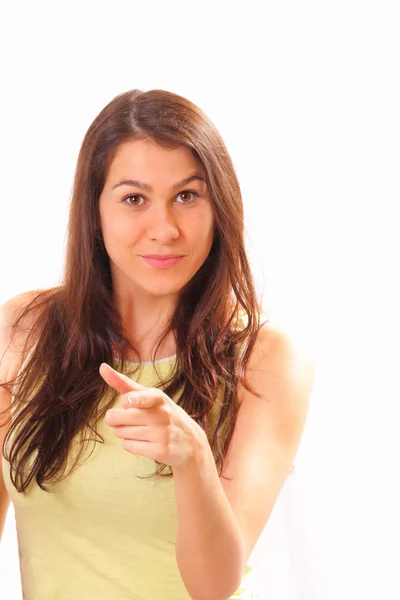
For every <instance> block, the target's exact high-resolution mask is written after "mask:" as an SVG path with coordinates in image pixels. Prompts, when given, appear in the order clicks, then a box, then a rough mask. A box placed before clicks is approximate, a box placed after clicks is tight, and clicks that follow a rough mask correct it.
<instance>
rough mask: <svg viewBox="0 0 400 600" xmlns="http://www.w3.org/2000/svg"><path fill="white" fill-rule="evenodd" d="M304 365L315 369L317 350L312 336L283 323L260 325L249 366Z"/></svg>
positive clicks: (267, 367) (271, 367) (271, 322)
mask: <svg viewBox="0 0 400 600" xmlns="http://www.w3.org/2000/svg"><path fill="white" fill-rule="evenodd" d="M299 363H301V364H302V365H304V367H305V368H306V370H307V367H306V365H308V369H310V370H311V371H314V370H315V363H316V352H315V348H314V347H313V343H312V340H311V337H307V336H306V335H304V334H300V333H299V332H298V331H295V330H294V329H290V328H289V327H287V326H285V325H284V324H282V323H278V322H276V321H275V322H274V321H268V322H267V323H265V324H264V325H263V326H262V327H260V329H259V331H258V334H257V337H256V341H255V344H254V348H253V351H252V353H251V355H250V358H249V361H248V365H247V368H248V369H250V370H251V369H252V368H257V369H261V370H264V369H268V370H269V371H270V370H271V369H273V368H277V367H279V365H281V367H285V366H286V367H287V368H289V367H290V366H292V367H294V366H299Z"/></svg>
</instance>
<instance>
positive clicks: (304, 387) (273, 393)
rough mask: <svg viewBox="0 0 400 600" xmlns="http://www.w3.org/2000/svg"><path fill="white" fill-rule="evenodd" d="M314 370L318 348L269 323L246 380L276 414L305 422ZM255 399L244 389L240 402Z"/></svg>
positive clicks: (260, 334)
mask: <svg viewBox="0 0 400 600" xmlns="http://www.w3.org/2000/svg"><path fill="white" fill-rule="evenodd" d="M315 371H316V356H315V349H314V348H313V344H312V343H311V341H310V340H309V339H308V338H307V336H305V335H304V334H300V333H299V332H295V331H294V330H293V329H292V330H291V329H290V328H288V327H285V326H284V325H283V324H281V323H277V322H273V321H270V322H268V323H265V324H264V325H263V326H262V327H261V328H260V330H259V332H258V334H257V338H256V341H255V344H254V347H253V350H252V352H251V354H250V357H249V360H248V362H247V365H246V370H245V379H246V383H247V384H249V385H250V386H251V387H253V389H254V390H255V391H256V392H258V393H259V394H260V395H261V396H262V398H263V399H266V400H267V401H268V402H269V403H270V405H271V407H272V406H274V410H276V411H277V413H279V412H281V413H282V417H283V419H288V418H289V417H290V416H291V418H295V417H296V415H298V418H299V420H300V421H303V419H304V418H305V415H306V413H307V410H308V404H309V399H310V395H311V391H312V388H313V384H314V379H315ZM255 398H256V396H255V395H254V394H250V392H248V391H247V390H245V389H244V388H242V389H241V400H247V401H249V402H252V401H254V400H255ZM286 422H287V421H286Z"/></svg>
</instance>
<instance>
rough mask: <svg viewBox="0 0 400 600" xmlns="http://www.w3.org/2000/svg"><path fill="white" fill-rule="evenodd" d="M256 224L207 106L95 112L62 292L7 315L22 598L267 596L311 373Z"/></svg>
mask: <svg viewBox="0 0 400 600" xmlns="http://www.w3.org/2000/svg"><path fill="white" fill-rule="evenodd" d="M243 230H244V227H243V207H242V200H241V194H240V188H239V184H238V181H237V178H236V175H235V171H234V167H233V165H232V162H231V159H230V157H229V154H228V152H227V150H226V147H225V145H224V143H223V141H222V139H221V137H220V135H219V133H218V132H217V131H216V129H215V127H214V125H213V124H212V123H211V122H210V120H209V119H208V118H207V117H206V115H204V114H203V113H202V111H201V110H200V109H199V108H198V107H196V106H195V105H194V104H192V103H191V102H189V101H188V100H186V99H185V98H183V97H181V96H178V95H176V94H172V93H169V92H166V91H163V90H151V91H148V92H142V91H140V90H132V91H129V92H126V93H123V94H121V95H119V96H117V97H116V98H114V100H112V101H111V102H110V103H109V104H108V105H107V106H106V107H105V108H104V109H103V110H102V111H101V112H100V114H99V115H98V116H97V117H96V119H95V120H94V122H93V123H92V125H91V126H90V127H89V130H88V131H87V133H86V135H85V138H84V140H83V143H82V147H81V150H80V153H79V157H78V163H77V169H76V174H75V181H74V190H73V196H72V202H71V210H70V219H69V230H68V245H67V254H66V263H65V271H64V277H63V281H62V283H61V284H60V285H59V286H57V287H55V288H52V289H50V290H40V291H34V292H29V293H26V294H21V295H19V296H17V297H15V298H13V299H11V300H10V301H8V302H7V303H6V304H4V306H3V307H2V311H1V348H0V351H1V357H2V361H1V365H0V383H1V384H2V387H1V388H0V389H1V392H0V393H1V406H0V409H1V410H3V419H2V429H1V432H2V434H1V436H2V437H1V443H2V445H3V441H4V449H3V453H4V457H3V460H2V474H3V477H2V478H0V482H1V486H0V507H1V511H0V523H1V527H2V526H3V523H4V520H5V516H6V511H7V507H8V503H9V499H10V498H11V500H12V502H13V504H14V509H15V517H16V524H17V531H18V544H19V553H20V566H21V576H22V587H23V591H24V598H26V599H27V600H33V599H35V600H37V599H40V600H50V599H51V600H53V599H55V598H60V599H63V600H64V599H65V600H67V599H68V600H72V599H78V598H79V599H81V598H85V599H89V598H96V599H97V600H102V599H104V600H106V599H107V600H110V599H111V598H118V599H125V598H126V599H134V600H145V599H146V600H147V599H148V600H158V599H171V600H172V599H173V600H180V599H184V598H189V597H190V598H192V599H194V600H222V599H227V598H231V597H234V598H250V597H255V595H252V591H251V585H250V574H251V565H250V564H249V560H248V559H249V556H250V554H251V552H252V549H253V548H254V545H255V543H256V541H257V539H258V537H259V535H260V533H261V531H262V529H263V528H264V526H265V524H266V522H267V519H268V517H269V515H270V513H271V511H272V509H273V506H274V504H275V501H276V499H277V497H278V495H279V493H280V490H281V488H282V486H283V483H284V482H285V479H286V477H287V475H288V473H289V471H290V467H291V465H292V461H293V459H294V457H295V455H296V451H297V448H298V445H299V442H300V439H301V434H302V431H303V427H304V423H305V419H306V413H307V408H308V402H309V396H310V393H311V389H312V384H313V378H314V367H313V361H312V359H310V358H308V356H307V355H306V354H305V353H304V351H303V350H302V349H301V348H300V347H299V346H298V345H297V344H295V343H294V341H293V339H292V338H291V336H289V335H288V334H287V333H285V332H284V331H283V330H281V329H280V328H278V327H277V326H274V325H272V324H271V323H268V322H266V321H265V319H262V318H261V309H260V306H259V305H258V303H257V300H256V295H255V291H254V285H253V280H252V276H251V272H250V268H249V263H248V260H247V257H246V252H245V245H244V237H243ZM11 400H13V402H12V411H11ZM11 415H12V417H11Z"/></svg>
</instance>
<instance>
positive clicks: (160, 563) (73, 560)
mask: <svg viewBox="0 0 400 600" xmlns="http://www.w3.org/2000/svg"><path fill="white" fill-rule="evenodd" d="M175 360H176V357H170V358H169V359H163V360H161V361H156V365H157V369H155V368H154V366H153V364H152V363H144V364H143V366H142V370H141V372H140V373H139V375H138V374H137V373H136V374H135V375H134V376H132V378H133V379H135V380H136V381H138V382H139V383H141V384H143V385H145V386H149V387H155V386H157V383H158V382H159V381H160V379H159V378H160V377H161V378H164V377H165V376H167V375H168V374H169V373H170V372H171V371H170V369H172V368H173V366H174V362H175ZM129 367H132V365H129V364H127V368H125V369H124V372H125V373H126V374H127V375H128V376H130V373H129V372H132V368H129ZM218 396H219V398H218V399H217V405H218V402H219V401H220V400H221V399H222V396H223V394H218ZM120 398H121V397H120V396H118V398H117V400H116V401H115V406H119V405H120ZM97 431H98V432H99V433H100V434H101V435H102V437H103V438H104V443H96V444H93V443H91V445H90V446H89V450H88V452H87V456H88V458H87V460H83V459H84V458H85V459H86V455H84V457H82V458H81V459H80V461H79V462H80V466H79V467H78V468H77V470H75V471H74V472H73V473H72V474H70V475H68V476H67V477H66V479H64V480H63V481H61V482H59V483H57V484H53V487H52V488H51V489H52V490H54V493H48V492H44V491H43V490H41V489H40V487H39V486H37V485H36V483H32V484H31V486H30V487H29V488H28V493H27V495H25V494H19V493H18V492H17V491H16V489H15V488H14V486H13V485H12V483H11V481H10V477H9V463H8V462H7V461H6V460H5V459H4V457H3V458H2V461H3V474H4V479H5V484H6V488H7V491H8V493H9V495H10V498H11V501H12V502H13V505H14V510H15V520H16V528H17V537H18V549H19V558H20V569H21V584H22V590H23V597H24V600H114V599H115V600H116V599H118V600H189V599H190V596H189V594H188V592H187V591H186V588H185V586H184V584H183V581H182V578H181V575H180V573H179V569H178V565H177V562H176V558H175V541H176V536H177V507H176V500H175V493H174V483H173V479H172V478H171V477H169V478H165V477H164V478H162V477H157V478H154V477H153V478H150V479H139V478H138V477H136V476H137V475H141V476H143V475H149V474H151V473H154V471H155V462H154V461H153V460H152V459H149V458H146V457H143V456H138V455H134V454H132V453H130V452H127V451H126V450H124V449H123V447H122V440H121V439H119V438H116V437H115V435H114V433H113V430H112V429H111V428H110V427H108V426H107V425H106V424H105V423H104V419H103V420H101V421H100V422H99V423H98V425H97ZM93 448H94V450H93ZM258 597H259V594H258V593H257V592H256V591H255V589H254V580H253V566H252V565H251V564H250V563H249V564H247V566H246V569H245V572H244V574H243V580H242V585H241V586H240V588H239V589H238V590H237V591H236V593H235V594H234V595H233V596H232V598H236V599H238V598H241V599H246V600H247V599H249V598H258Z"/></svg>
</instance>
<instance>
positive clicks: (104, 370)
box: [99, 363, 147, 394]
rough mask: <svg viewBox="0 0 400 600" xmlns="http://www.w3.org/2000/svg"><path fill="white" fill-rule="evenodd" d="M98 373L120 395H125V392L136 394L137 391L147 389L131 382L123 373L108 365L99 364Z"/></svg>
mask: <svg viewBox="0 0 400 600" xmlns="http://www.w3.org/2000/svg"><path fill="white" fill-rule="evenodd" d="M99 373H100V375H101V376H102V378H103V379H104V381H105V382H106V383H108V385H109V386H110V387H112V388H114V389H115V390H117V392H119V393H120V394H126V393H127V392H136V391H139V390H145V389H147V388H146V387H145V386H144V385H140V383H136V381H132V379H129V377H127V376H126V375H124V374H123V373H119V372H118V371H116V370H115V369H113V368H112V367H110V365H109V364H108V363H101V365H100V369H99Z"/></svg>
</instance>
